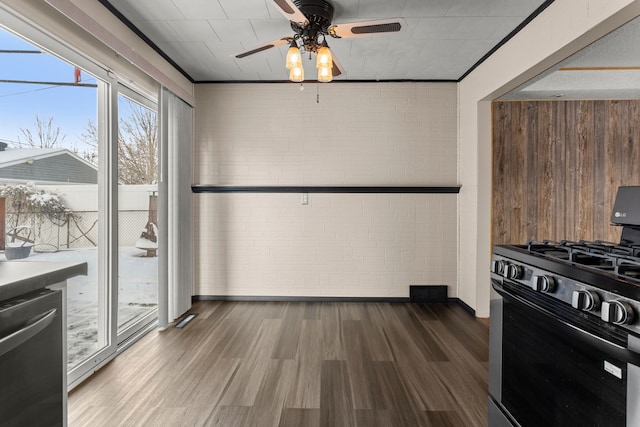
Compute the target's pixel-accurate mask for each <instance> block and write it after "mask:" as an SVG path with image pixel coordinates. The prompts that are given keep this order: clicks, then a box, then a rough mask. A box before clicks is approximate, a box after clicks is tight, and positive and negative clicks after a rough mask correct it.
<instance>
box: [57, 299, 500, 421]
mask: <svg viewBox="0 0 640 427" xmlns="http://www.w3.org/2000/svg"><path fill="white" fill-rule="evenodd" d="M192 312H194V313H198V314H199V315H198V316H197V317H196V319H195V320H193V321H192V322H191V323H190V324H189V325H188V326H187V327H186V328H184V329H175V328H170V329H168V330H166V331H163V332H159V331H153V332H151V333H150V334H148V335H147V336H146V337H144V338H143V339H142V340H141V341H139V342H138V343H136V344H135V345H134V346H133V347H132V348H130V349H129V350H127V351H125V352H124V353H123V354H122V355H121V356H119V357H118V358H116V359H115V360H114V361H112V362H111V363H110V364H108V365H107V366H105V367H104V368H103V369H101V370H100V371H99V372H98V373H97V374H95V375H94V376H93V377H92V378H91V379H89V380H88V381H86V382H85V383H84V384H82V385H81V386H79V387H78V388H76V389H75V390H74V391H73V392H72V393H71V394H70V396H69V425H70V426H71V427H76V426H78V427H79V426H92V427H95V426H121V425H127V426H143V425H145V426H146V425H149V426H238V427H245V426H274V427H285V426H286V427H289V426H295V427H299V426H305V427H306V426H309V427H314V426H327V427H329V426H331V427H334V426H366V427H375V426H384V427H388V426H396V427H409V426H411V427H413V426H434V427H435V426H438V427H442V426H486V425H487V416H486V405H487V359H488V336H489V328H488V326H487V324H486V322H483V321H480V320H477V319H475V318H473V317H472V316H470V315H469V314H468V313H466V312H465V311H464V310H463V309H462V308H461V307H459V306H458V305H455V304H386V303H304V302H286V303H276V302H271V303H263V302H199V303H196V304H195V305H194V307H193V309H192Z"/></svg>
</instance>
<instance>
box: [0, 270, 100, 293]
mask: <svg viewBox="0 0 640 427" xmlns="http://www.w3.org/2000/svg"><path fill="white" fill-rule="evenodd" d="M86 274H87V263H86V262H80V263H61V262H39V261H37V262H34V261H0V301H4V300H7V299H10V298H14V297H17V296H19V295H23V294H26V293H28V292H32V291H35V290H38V289H42V288H44V287H46V286H49V285H53V284H55V283H60V282H64V281H65V280H67V279H68V278H70V277H74V276H80V275H85V276H86Z"/></svg>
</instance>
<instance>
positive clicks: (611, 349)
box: [492, 280, 640, 366]
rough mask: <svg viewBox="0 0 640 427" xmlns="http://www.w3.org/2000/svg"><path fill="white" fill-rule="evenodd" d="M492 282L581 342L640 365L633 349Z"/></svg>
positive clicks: (507, 297) (639, 355) (502, 293)
mask: <svg viewBox="0 0 640 427" xmlns="http://www.w3.org/2000/svg"><path fill="white" fill-rule="evenodd" d="M492 283H493V287H494V289H495V290H496V291H497V292H498V293H499V294H500V295H502V296H503V297H504V298H506V299H508V300H510V301H512V302H514V303H519V304H523V305H525V306H526V307H528V308H530V309H532V310H534V311H536V312H538V313H540V314H541V315H544V316H546V317H548V318H549V319H551V320H552V321H554V322H556V323H557V324H559V325H560V326H561V327H564V328H565V331H566V332H567V333H569V334H572V335H573V336H574V337H576V338H578V339H580V340H582V341H583V342H584V341H587V342H588V343H589V344H591V345H593V346H594V347H596V348H598V349H600V350H601V351H603V352H604V353H606V354H609V355H611V356H612V357H615V358H617V359H619V360H621V361H624V362H627V363H632V364H634V365H636V366H640V354H638V353H636V352H635V351H633V350H630V349H628V348H626V347H623V346H621V345H618V344H616V343H613V342H611V341H607V340H606V339H604V338H602V337H599V336H597V335H594V334H592V333H591V332H589V331H585V330H584V329H582V328H580V327H579V326H576V325H573V324H571V323H568V322H566V321H565V320H564V319H562V318H560V317H558V316H557V315H555V314H554V313H552V312H550V311H548V310H546V309H545V308H543V307H540V306H538V305H536V304H533V303H532V302H530V301H528V300H526V299H524V298H522V297H520V296H519V295H514V294H513V293H511V292H509V290H508V289H505V288H504V287H503V286H502V283H501V281H500V282H497V281H495V280H492Z"/></svg>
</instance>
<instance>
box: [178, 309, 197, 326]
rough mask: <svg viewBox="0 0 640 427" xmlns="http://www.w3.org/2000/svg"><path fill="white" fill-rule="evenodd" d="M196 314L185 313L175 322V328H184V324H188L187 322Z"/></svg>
mask: <svg viewBox="0 0 640 427" xmlns="http://www.w3.org/2000/svg"><path fill="white" fill-rule="evenodd" d="M197 315H198V314H197V313H190V314H187V315H186V316H185V317H184V318H183V319H182V320H181V321H179V322H178V323H176V328H177V329H182V328H184V327H185V326H187V325H188V324H189V322H191V321H192V320H193V319H195V318H196V316H197Z"/></svg>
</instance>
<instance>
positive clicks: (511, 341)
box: [502, 299, 627, 427]
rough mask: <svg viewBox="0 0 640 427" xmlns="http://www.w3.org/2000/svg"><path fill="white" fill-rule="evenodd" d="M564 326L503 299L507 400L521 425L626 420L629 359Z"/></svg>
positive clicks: (504, 391) (616, 423)
mask: <svg viewBox="0 0 640 427" xmlns="http://www.w3.org/2000/svg"><path fill="white" fill-rule="evenodd" d="M566 328H568V326H566V325H565V324H563V323H561V322H559V321H557V320H555V319H552V318H550V317H549V316H546V315H544V314H542V313H539V312H537V311H534V310H533V309H531V308H529V307H526V306H524V305H522V304H518V303H512V302H508V300H506V299H505V300H504V323H503V358H502V361H503V366H502V403H503V405H504V406H505V408H506V409H507V410H508V411H509V412H510V413H511V415H512V416H513V417H514V418H515V419H516V420H518V422H519V423H520V424H521V425H522V427H526V426H535V427H539V426H578V425H579V426H624V425H625V424H626V420H625V408H626V382H627V372H626V363H623V362H620V361H619V360H616V359H612V358H611V357H608V356H607V355H606V354H605V353H603V352H602V351H601V350H598V349H596V348H594V347H592V346H590V345H589V344H588V341H587V340H585V341H582V340H579V339H575V338H571V339H568V338H567V335H570V334H566V333H565V334H563V330H566ZM605 366H606V367H607V370H605ZM609 371H611V372H609Z"/></svg>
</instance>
